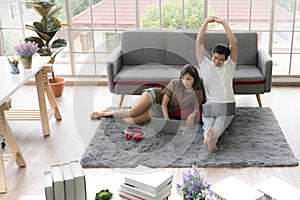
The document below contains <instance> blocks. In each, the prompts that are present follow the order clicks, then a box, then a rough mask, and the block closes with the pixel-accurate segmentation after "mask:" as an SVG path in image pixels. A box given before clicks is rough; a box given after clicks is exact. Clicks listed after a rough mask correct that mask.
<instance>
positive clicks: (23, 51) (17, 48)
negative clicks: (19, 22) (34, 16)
mask: <svg viewBox="0 0 300 200" xmlns="http://www.w3.org/2000/svg"><path fill="white" fill-rule="evenodd" d="M38 49H39V48H38V45H37V44H36V43H34V42H24V41H22V42H20V43H18V44H15V45H14V53H15V55H16V56H19V58H20V61H21V63H22V65H23V67H24V69H30V68H31V64H32V56H33V55H34V54H35V53H36V52H37V51H38Z"/></svg>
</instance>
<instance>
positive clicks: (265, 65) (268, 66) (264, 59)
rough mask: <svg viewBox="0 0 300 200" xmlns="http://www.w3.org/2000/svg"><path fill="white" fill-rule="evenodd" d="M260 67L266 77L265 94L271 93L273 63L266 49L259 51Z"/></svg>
mask: <svg viewBox="0 0 300 200" xmlns="http://www.w3.org/2000/svg"><path fill="white" fill-rule="evenodd" d="M258 67H259V68H260V70H261V71H262V73H263V75H264V77H265V92H270V91H271V85H272V67H273V61H272V58H271V56H270V55H269V54H268V53H267V51H266V50H265V49H258Z"/></svg>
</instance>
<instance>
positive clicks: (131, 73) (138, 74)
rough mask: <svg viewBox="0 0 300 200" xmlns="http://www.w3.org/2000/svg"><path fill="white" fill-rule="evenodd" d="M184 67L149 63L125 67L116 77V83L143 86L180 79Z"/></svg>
mask: <svg viewBox="0 0 300 200" xmlns="http://www.w3.org/2000/svg"><path fill="white" fill-rule="evenodd" d="M182 67H183V65H162V64H155V63H148V64H144V65H124V66H122V68H121V70H120V71H119V72H118V74H117V75H116V77H115V79H114V82H115V83H116V84H119V85H128V84H130V85H132V84H133V85H143V84H144V83H152V82H153V83H155V82H161V81H167V82H169V81H170V80H172V79H174V78H177V79H178V78H179V75H180V71H181V69H182Z"/></svg>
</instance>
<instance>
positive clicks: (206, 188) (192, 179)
mask: <svg viewBox="0 0 300 200" xmlns="http://www.w3.org/2000/svg"><path fill="white" fill-rule="evenodd" d="M176 189H177V191H178V192H179V194H180V195H181V196H182V199H183V200H211V199H212V196H213V192H212V191H211V185H210V184H208V183H206V180H205V178H204V177H203V174H202V173H201V172H200V170H199V169H198V168H197V167H196V166H194V165H193V167H192V170H189V171H188V172H187V173H186V172H185V173H183V176H182V184H177V186H176Z"/></svg>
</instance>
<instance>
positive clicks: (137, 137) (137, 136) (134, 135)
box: [125, 129, 145, 141]
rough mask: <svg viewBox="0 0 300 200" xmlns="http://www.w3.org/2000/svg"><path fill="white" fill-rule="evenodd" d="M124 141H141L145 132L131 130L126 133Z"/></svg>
mask: <svg viewBox="0 0 300 200" xmlns="http://www.w3.org/2000/svg"><path fill="white" fill-rule="evenodd" d="M125 133H126V139H127V140H131V139H132V140H133V141H141V140H142V139H144V137H145V132H144V131H143V130H142V129H131V130H127V131H126V132H125Z"/></svg>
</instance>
